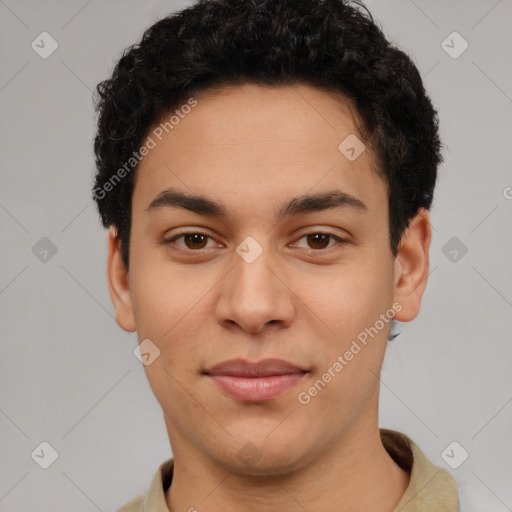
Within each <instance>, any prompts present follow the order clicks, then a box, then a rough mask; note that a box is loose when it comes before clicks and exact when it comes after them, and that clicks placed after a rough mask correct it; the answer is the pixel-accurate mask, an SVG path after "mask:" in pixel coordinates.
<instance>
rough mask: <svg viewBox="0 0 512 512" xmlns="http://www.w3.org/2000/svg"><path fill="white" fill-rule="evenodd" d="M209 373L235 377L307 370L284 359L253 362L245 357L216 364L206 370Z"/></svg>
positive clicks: (285, 373) (263, 375)
mask: <svg viewBox="0 0 512 512" xmlns="http://www.w3.org/2000/svg"><path fill="white" fill-rule="evenodd" d="M205 373H206V374H207V375H232V376H234V377H269V376H272V375H289V374H292V373H306V370H303V369H301V368H299V367H298V366H295V365H294V364H292V363H289V362H288V361H283V360H282V359H273V358H269V359H262V360H261V361H256V362H254V363H251V362H250V361H246V360H244V359H230V360H229V361H224V362H222V363H219V364H216V365H215V366H213V367H211V368H210V369H208V370H206V371H205Z"/></svg>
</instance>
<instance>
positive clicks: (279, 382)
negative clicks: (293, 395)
mask: <svg viewBox="0 0 512 512" xmlns="http://www.w3.org/2000/svg"><path fill="white" fill-rule="evenodd" d="M304 375H306V374H305V373H288V374H285V375H271V376H268V377H234V376H232V375H210V377H211V378H212V380H213V381H214V382H215V383H216V384H217V385H218V386H219V387H220V389H221V390H222V391H224V392H225V393H227V394H228V395H231V396H232V397H233V398H236V399H238V400H244V401H246V402H262V401H265V400H271V399H272V398H275V397H277V396H278V395H280V394H281V393H283V392H284V391H286V390H287V389H289V388H291V387H293V386H295V384H297V383H298V382H299V381H300V380H301V379H302V377H304Z"/></svg>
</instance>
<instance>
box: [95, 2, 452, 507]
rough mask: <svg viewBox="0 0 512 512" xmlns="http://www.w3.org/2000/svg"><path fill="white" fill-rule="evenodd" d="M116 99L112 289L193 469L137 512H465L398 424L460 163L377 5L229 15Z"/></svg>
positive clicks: (144, 49)
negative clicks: (396, 350) (375, 13)
mask: <svg viewBox="0 0 512 512" xmlns="http://www.w3.org/2000/svg"><path fill="white" fill-rule="evenodd" d="M98 92H99V101H98V105H97V108H98V111H99V119H98V134H97V137H96V140H95V152H96V163H97V168H98V173H97V176H96V182H95V185H94V197H95V199H96V200H97V202H98V207H99V211H100V214H101V218H102V221H103V224H104V226H105V227H108V228H109V233H108V239H109V251H108V284H109V290H110V294H111V297H112V301H113V303H114V306H115V311H116V319H117V322H118V324H119V325H120V326H121V327H122V328H123V329H125V330H126V331H137V334H138V339H139V343H140V348H141V353H142V361H143V362H144V365H145V366H144V367H145V371H146V374H147V377H148V380H149V383H150V385H151V388H152V390H153V392H154V394H155V396H156V398H157V400H158V401H159V403H160V405H161V407H162V410H163V414H164V420H165V425H166V428H167V432H168V436H169V441H170V444H171V448H172V452H173V458H172V459H170V460H168V461H165V462H163V463H162V465H161V466H160V467H159V468H158V470H157V472H156V474H155V476H154V478H153V481H152V483H151V486H150V488H149V489H148V492H147V493H146V494H145V495H144V496H139V497H137V498H135V499H134V500H132V501H131V502H130V503H128V504H127V505H126V506H125V507H123V508H122V509H120V510H121V511H122V512H132V511H133V512H134V511H139V510H144V511H152V512H163V511H167V510H169V511H172V512H177V511H195V510H197V511H203V510H204V511H209V512H214V511H221V510H222V511H228V512H229V511H235V510H236V511H238V512H240V511H270V510H272V511H275V510H297V511H299V510H302V511H303V510H307V511H308V512H314V511H322V512H331V511H332V512H334V511H337V512H340V511H343V512H348V511H355V510H357V511H360V512H366V511H372V512H374V511H377V510H378V511H381V512H391V511H403V512H405V511H412V510H421V511H436V512H439V511H456V510H458V498H457V490H456V487H455V483H454V480H453V478H452V477H451V476H450V475H449V474H448V472H446V471H445V470H443V469H440V468H438V467H436V466H434V465H433V464H432V463H431V462H429V461H428V460H427V459H426V457H425V456H424V455H423V453H422V452H421V450H420V448H419V447H418V446H417V445H416V444H415V443H414V442H413V441H412V440H411V439H409V438H408V437H407V436H405V435H404V434H401V433H398V432H394V431H390V430H386V429H380V430H379V427H378V397H379V375H380V371H381V366H382V362H383V358H384V354H385V349H386V345H387V341H388V339H389V338H390V337H393V335H390V331H391V327H392V323H393V322H394V321H395V320H398V321H401V322H407V321H410V320H412V319H413V318H415V317H416V315H417V314H418V312H419V308H420V303H421V297H422V294H423V292H424V290H425V286H426V283H427V277H428V266H429V264H428V262H429V257H428V251H429V246H430V239H431V226H430V219H429V213H428V209H429V207H430V205H431V202H432V197H433V190H434V187H435V181H436V174H437V166H438V164H439V163H440V162H441V160H442V157H441V155H440V147H441V143H440V141H439V138H438V131H437V122H438V121H437V113H436V111H435V110H434V109H433V107H432V104H431V102H430V100H429V98H428V97H427V96H426V94H425V91H424V89H423V86H422V82H421V78H420V76H419V73H418V71H417V69H416V67H415V66H414V65H413V64H412V62H411V61H410V60H409V58H408V57H407V56H406V55H405V54H404V53H402V52H401V51H400V50H398V49H396V48H394V47H392V46H391V45H390V44H389V43H388V42H387V41H386V39H385V38H384V36H383V34H382V32H381V31H380V30H379V29H378V28H377V27H376V25H375V24H374V22H373V19H372V17H371V14H370V13H369V12H367V11H365V10H364V6H362V5H349V4H348V3H345V2H342V1H341V0H326V1H320V0H295V1H293V2H292V1H287V0H271V1H269V0H210V1H202V2H199V3H197V4H195V5H193V6H191V7H190V8H187V9H185V10H183V11H181V12H180V13H176V14H174V15H172V16H169V17H168V18H165V19H163V20H161V21H159V22H157V23H155V24H154V25H153V26H152V27H150V28H149V29H148V31H147V32H146V33H145V34H144V37H143V39H142V41H141V43H140V44H139V45H136V46H134V47H131V48H130V49H129V50H128V51H126V52H125V54H124V55H123V57H122V58H121V59H120V61H119V62H118V64H117V66H116V68H115V70H114V72H113V75H112V77H111V78H110V79H109V80H106V81H104V82H102V83H101V84H100V85H99V86H98Z"/></svg>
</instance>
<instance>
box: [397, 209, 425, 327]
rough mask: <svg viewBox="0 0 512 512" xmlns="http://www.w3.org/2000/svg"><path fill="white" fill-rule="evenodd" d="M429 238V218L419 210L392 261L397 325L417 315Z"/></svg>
mask: <svg viewBox="0 0 512 512" xmlns="http://www.w3.org/2000/svg"><path fill="white" fill-rule="evenodd" d="M431 238H432V228H431V223H430V214H429V212H428V210H426V209H424V208H420V209H419V211H418V213H417V214H416V216H415V217H413V218H412V219H411V221H410V223H409V226H408V227H407V229H406V230H405V232H404V234H403V235H402V239H401V240H400V246H399V249H398V253H397V255H396V258H395V294H394V301H396V302H398V303H399V304H401V306H402V309H401V310H400V311H399V312H397V313H396V315H395V318H396V320H399V321H400V322H409V321H411V320H413V319H414V318H415V317H416V316H417V315H418V313H419V311H420V305H421V298H422V296H423V292H424V291H425V288H426V286H427V279H428V270H429V258H428V252H429V249H430V240H431Z"/></svg>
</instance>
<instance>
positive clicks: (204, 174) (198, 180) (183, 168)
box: [134, 84, 385, 213]
mask: <svg viewBox="0 0 512 512" xmlns="http://www.w3.org/2000/svg"><path fill="white" fill-rule="evenodd" d="M194 100H195V101H196V102H197V104H196V105H195V106H194V107H193V108H191V109H189V108H187V109H183V110H182V111H180V107H179V106H178V107H177V108H176V109H175V114H180V115H175V116H174V118H173V123H172V124H171V123H169V122H167V124H166V121H169V119H170V116H171V115H172V114H173V113H170V114H169V115H167V116H164V118H163V119H162V122H161V123H155V125H154V127H153V128H152V129H151V130H150V132H149V136H150V137H152V139H153V141H154V142H155V147H154V148H153V149H151V150H150V151H149V153H148V154H147V155H146V156H145V157H144V159H143V160H142V161H141V163H140V165H139V169H138V171H137V174H136V186H135V192H134V200H135V199H137V198H138V199H141V200H142V201H143V202H144V203H145V204H146V206H147V204H148V203H149V202H150V201H151V200H153V199H154V197H155V196H156V195H158V194H159V193H160V192H161V191H162V190H165V189H166V188H169V187H172V188H175V189H181V190H182V191H184V192H187V193H190V194H201V195H207V196H209V197H211V198H212V199H217V200H219V201H222V202H223V203H226V202H227V201H232V202H237V203H238V206H243V205H244V204H245V203H246V202H247V201H251V202H254V201H258V202H259V203H260V204H261V205H262V207H264V206H263V205H265V204H266V200H267V199H268V200H269V201H272V200H273V199H274V201H273V202H274V203H275V202H276V201H275V199H276V198H278V197H279V198H281V201H280V202H282V199H283V196H290V197H292V196H299V195H303V194H305V193H306V192H308V191H312V192H315V193H318V192H322V191H323V190H332V189H333V188H337V189H340V188H341V189H342V190H343V191H344V192H347V193H349V194H351V195H353V196H355V197H361V196H362V197H361V199H362V200H363V201H364V199H363V197H366V198H368V197H370V198H371V197H373V198H375V197H377V196H379V194H380V195H381V196H382V191H383V190H384V189H385V187H384V183H383V181H382V179H381V178H380V176H379V175H378V174H377V173H376V172H375V171H374V168H375V166H374V160H373V155H372V154H371V152H370V151H369V150H368V148H366V149H364V150H363V149H362V148H364V145H363V141H362V134H361V132H360V130H359V127H358V124H359V123H358V116H357V112H356V111H355V108H354V106H353V104H352V103H351V102H350V101H349V100H346V99H344V98H343V97H341V96H340V95H335V94H333V93H330V92H327V91H325V90H323V89H319V88H316V87H314V86H311V85H306V84H298V85H293V86H284V85H283V86H261V85H256V84H243V85H228V86H223V87H217V88H215V89H210V90H206V91H203V92H201V93H200V94H198V95H196V96H195V97H194ZM184 103H185V102H184ZM176 110H177V112H176ZM185 112H186V113H185ZM155 130H156V131H155ZM155 133H156V134H157V135H158V136H157V135H155ZM352 149H353V150H354V151H352V152H350V150H352ZM347 150H349V152H348V153H347ZM354 153H355V156H356V158H353V157H354ZM349 157H350V158H349ZM380 199H382V197H381V198H380ZM365 202H366V201H365ZM380 206H381V207H382V206H384V207H385V204H381V205H380ZM239 213H241V210H240V212H239Z"/></svg>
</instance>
